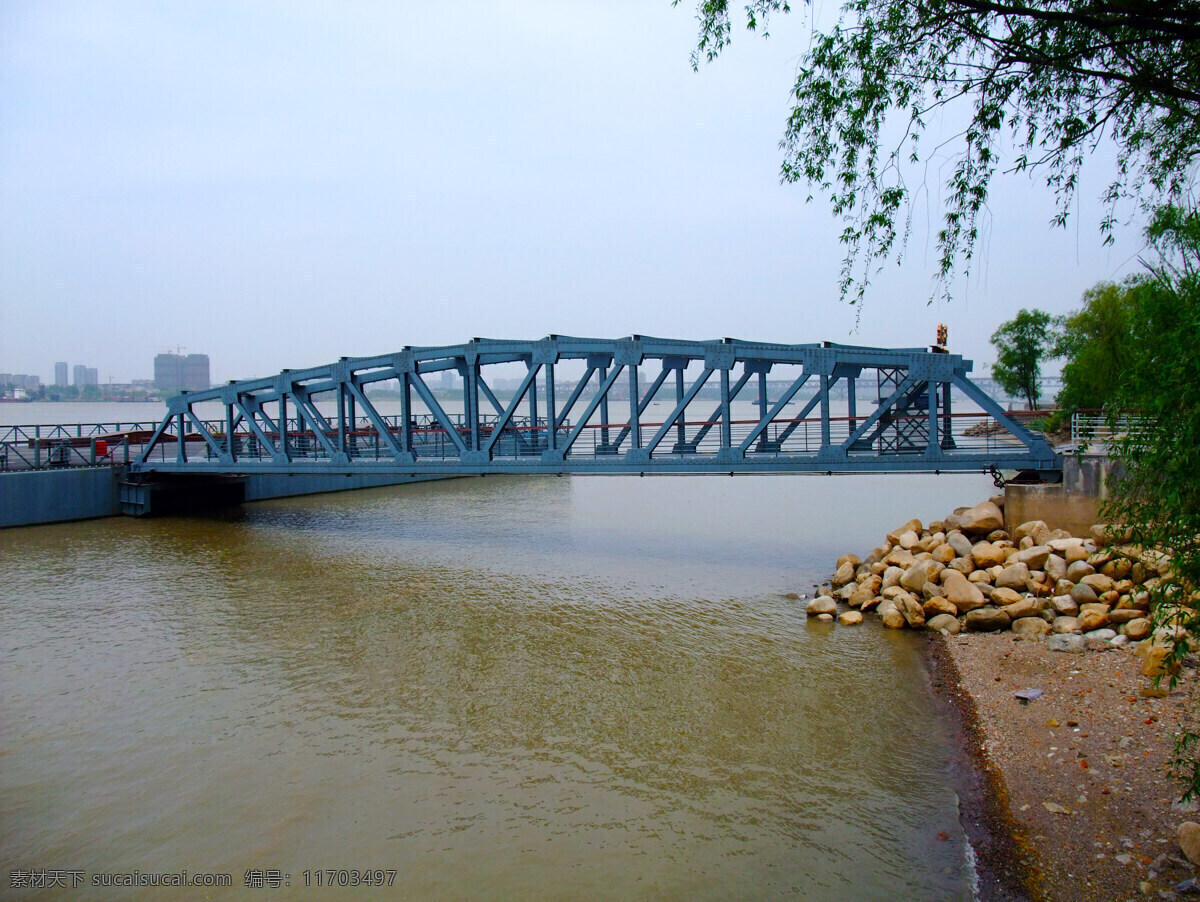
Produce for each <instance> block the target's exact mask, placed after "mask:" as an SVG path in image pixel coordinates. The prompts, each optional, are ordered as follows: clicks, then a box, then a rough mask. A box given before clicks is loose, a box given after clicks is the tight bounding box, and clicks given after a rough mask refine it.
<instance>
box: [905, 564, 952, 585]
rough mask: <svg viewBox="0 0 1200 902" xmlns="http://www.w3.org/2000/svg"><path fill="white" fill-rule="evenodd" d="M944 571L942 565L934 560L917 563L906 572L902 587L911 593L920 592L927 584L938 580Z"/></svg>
mask: <svg viewBox="0 0 1200 902" xmlns="http://www.w3.org/2000/svg"><path fill="white" fill-rule="evenodd" d="M943 569H944V568H943V567H942V565H941V564H939V563H938V562H937V561H935V560H932V559H929V560H924V561H917V562H916V563H915V564H913V565H912V566H911V567H909V568H908V569H907V570H905V571H904V575H903V576H902V577H900V585H901V586H903V587H904V588H905V589H908V590H909V591H910V592H920V591H921V589H922V587H923V586H924V585H925V583H927V582H930V581H931V580H935V579H937V575H938V574H939V573H941V572H942V570H943Z"/></svg>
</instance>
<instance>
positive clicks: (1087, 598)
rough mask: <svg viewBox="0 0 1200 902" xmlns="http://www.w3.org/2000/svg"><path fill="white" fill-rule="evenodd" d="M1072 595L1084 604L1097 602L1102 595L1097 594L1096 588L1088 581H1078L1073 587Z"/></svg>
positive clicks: (1079, 602)
mask: <svg viewBox="0 0 1200 902" xmlns="http://www.w3.org/2000/svg"><path fill="white" fill-rule="evenodd" d="M1071 597H1072V598H1074V599H1075V601H1076V602H1077V603H1078V604H1079V605H1080V606H1083V605H1085V604H1095V603H1096V602H1098V601H1099V600H1100V596H1099V595H1097V594H1096V590H1095V589H1093V588H1092V587H1091V586H1089V585H1088V584H1087V583H1077V584H1076V585H1075V586H1072V587H1071Z"/></svg>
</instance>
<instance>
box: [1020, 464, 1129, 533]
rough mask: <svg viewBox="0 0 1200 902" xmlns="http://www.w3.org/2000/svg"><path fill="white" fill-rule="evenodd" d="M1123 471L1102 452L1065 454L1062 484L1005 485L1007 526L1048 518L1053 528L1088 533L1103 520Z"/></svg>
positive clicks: (1047, 522) (1049, 524) (1047, 523)
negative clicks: (1112, 485) (1102, 508)
mask: <svg viewBox="0 0 1200 902" xmlns="http://www.w3.org/2000/svg"><path fill="white" fill-rule="evenodd" d="M1120 472H1121V470H1120V467H1119V466H1118V465H1117V464H1116V462H1115V461H1113V460H1111V459H1110V458H1108V457H1106V456H1104V455H1101V454H1083V455H1075V454H1068V455H1064V457H1063V481H1062V484H1061V485H1006V486H1005V487H1004V526H1005V528H1006V529H1008V530H1010V531H1011V530H1013V529H1014V528H1016V527H1017V526H1019V525H1020V524H1022V523H1026V522H1028V521H1029V520H1044V521H1045V522H1046V525H1047V526H1049V527H1050V528H1051V529H1065V530H1067V531H1068V532H1069V533H1071V534H1072V535H1077V536H1086V535H1088V531H1089V529H1090V528H1091V526H1092V524H1093V523H1100V522H1103V521H1102V519H1101V513H1100V509H1101V507H1102V506H1103V504H1104V502H1105V501H1107V500H1108V497H1109V490H1110V486H1111V483H1112V480H1113V479H1114V478H1115V477H1116V476H1119V475H1120Z"/></svg>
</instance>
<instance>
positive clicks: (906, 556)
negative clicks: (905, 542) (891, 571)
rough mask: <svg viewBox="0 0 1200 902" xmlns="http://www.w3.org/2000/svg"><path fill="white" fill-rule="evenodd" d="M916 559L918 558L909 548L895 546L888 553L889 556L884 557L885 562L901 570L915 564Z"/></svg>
mask: <svg viewBox="0 0 1200 902" xmlns="http://www.w3.org/2000/svg"><path fill="white" fill-rule="evenodd" d="M914 560H916V558H915V557H914V556H913V553H912V552H911V551H909V550H908V549H906V548H893V549H892V550H891V551H889V552H888V553H887V556H886V557H885V558H884V559H883V563H885V564H887V565H888V566H889V567H899V568H900V569H901V570H907V569H908V568H909V567H911V566H912V565H913V561H914Z"/></svg>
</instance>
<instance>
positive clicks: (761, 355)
mask: <svg viewBox="0 0 1200 902" xmlns="http://www.w3.org/2000/svg"><path fill="white" fill-rule="evenodd" d="M971 368H972V363H971V362H970V361H968V360H964V359H963V358H962V357H960V356H958V355H955V354H949V353H945V352H943V351H941V350H940V349H933V350H926V349H923V348H907V349H881V348H867V347H854V346H847V345H836V344H830V343H828V342H826V343H822V344H804V345H783V344H765V343H757V342H747V341H739V340H734V339H728V338H726V339H721V340H718V341H676V340H671V339H660V338H648V337H645V336H639V335H634V336H631V337H629V338H623V339H616V340H606V339H587V338H568V337H563V336H557V335H551V336H549V337H547V338H544V339H542V340H540V341H501V340H490V339H473V340H472V341H469V342H467V343H466V344H461V345H453V346H448V347H427V348H416V347H408V348H405V349H404V350H402V351H399V352H397V353H394V354H386V355H382V356H378V357H358V358H342V359H341V360H339V361H338V362H336V363H332V364H329V365H327V366H320V367H313V368H311V369H304V370H284V371H283V372H281V373H280V374H279V375H277V376H273V377H269V378H264V379H249V380H244V381H240V382H231V383H229V384H228V385H223V386H220V387H217V388H213V389H210V390H207V391H195V392H187V393H184V394H181V395H179V396H177V397H174V398H171V399H169V400H168V402H167V407H168V413H167V415H166V416H165V417H164V418H163V420H162V421H161V422H160V423H158V425H157V427H156V428H155V429H154V431H153V434H152V435H150V436H149V438H148V439H147V440H146V441H145V442H144V444H142V445H141V446H140V453H139V454H138V455H137V457H136V460H135V461H134V463H133V464H132V466H131V469H132V470H133V471H134V472H135V473H155V472H157V473H194V474H242V475H250V474H255V473H279V474H347V475H354V474H381V475H382V474H411V475H454V474H479V475H488V474H504V473H508V474H513V473H542V474H547V473H554V474H566V473H589V474H631V473H636V474H646V475H649V474H671V473H730V474H732V473H773V472H779V473H802V472H813V473H853V472H890V471H901V472H903V471H910V472H911V471H928V472H933V471H970V470H988V469H989V468H991V467H997V468H999V469H1016V470H1020V469H1034V470H1055V469H1060V468H1061V459H1060V458H1059V457H1058V456H1057V455H1056V454H1055V453H1054V451H1053V449H1052V448H1051V447H1050V445H1049V444H1048V443H1047V442H1046V441H1045V440H1044V438H1043V437H1042V436H1041V435H1040V434H1038V433H1036V432H1032V431H1030V430H1029V429H1028V428H1026V427H1025V425H1023V424H1022V423H1021V422H1019V421H1018V420H1017V419H1016V418H1015V417H1014V415H1011V414H1009V413H1007V412H1006V411H1005V410H1004V409H1003V408H1002V407H1001V406H1000V405H999V404H998V403H997V402H996V401H995V400H993V399H992V398H991V397H990V396H989V395H987V394H986V393H984V392H983V391H982V390H980V389H979V388H978V387H977V386H976V385H974V384H973V383H972V382H971V381H970V380H969V379H968V378H967V374H968V373H969V372H970V371H971ZM446 372H450V373H453V374H456V375H457V376H458V377H459V379H461V385H458V384H457V380H455V384H454V388H453V389H448V388H447V387H446V385H445V384H444V380H441V379H439V383H443V384H436V385H435V384H433V383H432V381H431V380H429V378H428V377H430V376H434V375H436V374H442V373H446ZM503 373H508V374H515V375H516V376H517V377H518V379H519V382H518V379H511V380H507V383H508V384H507V390H505V391H501V390H500V389H499V388H498V385H499V384H500V382H501V381H502V379H501V376H500V374H503ZM769 374H770V375H771V376H772V379H771V382H770V385H771V388H770V389H769V388H768V375H769ZM513 383H517V384H515V387H513ZM772 392H774V397H771V396H770V395H771V393H772ZM956 394H957V395H958V399H959V403H960V406H961V402H962V400H963V399H964V398H965V400H966V401H967V402H969V404H968V405H967V406H972V408H973V409H972V410H970V411H967V412H960V413H955V412H954V411H953V410H952V402H953V401H954V397H955V395H956ZM389 407H390V408H392V410H390V411H389V410H388V408H389ZM395 408H398V411H397V410H396V409H395Z"/></svg>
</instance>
